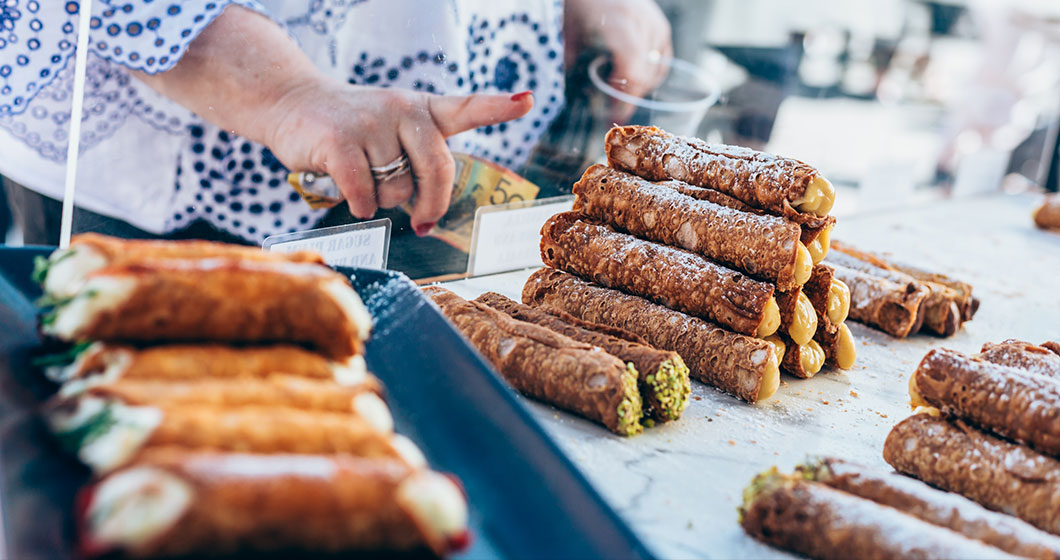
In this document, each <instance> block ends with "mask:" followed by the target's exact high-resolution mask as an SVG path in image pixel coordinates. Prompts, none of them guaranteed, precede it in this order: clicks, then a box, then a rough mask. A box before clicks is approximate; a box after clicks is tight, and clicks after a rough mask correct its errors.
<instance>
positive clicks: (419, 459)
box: [390, 434, 427, 469]
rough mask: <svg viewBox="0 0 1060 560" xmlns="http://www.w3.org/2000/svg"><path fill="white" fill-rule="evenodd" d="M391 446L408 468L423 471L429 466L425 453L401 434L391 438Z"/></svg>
mask: <svg viewBox="0 0 1060 560" xmlns="http://www.w3.org/2000/svg"><path fill="white" fill-rule="evenodd" d="M390 445H391V446H392V447H393V448H394V451H397V453H398V455H399V456H400V457H401V458H402V459H403V460H404V461H405V464H407V465H408V466H410V467H412V468H414V469H422V468H424V467H426V466H427V458H426V457H424V456H423V452H422V451H420V448H419V447H417V446H416V444H415V443H413V442H412V440H411V439H409V438H407V437H405V436H403V435H401V434H394V435H393V436H391V437H390Z"/></svg>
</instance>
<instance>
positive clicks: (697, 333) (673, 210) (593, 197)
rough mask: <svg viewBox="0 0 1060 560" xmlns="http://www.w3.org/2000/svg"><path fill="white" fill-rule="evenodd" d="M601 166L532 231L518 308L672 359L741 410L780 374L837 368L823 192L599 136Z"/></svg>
mask: <svg viewBox="0 0 1060 560" xmlns="http://www.w3.org/2000/svg"><path fill="white" fill-rule="evenodd" d="M606 148H607V154H608V163H609V165H594V166H592V167H590V168H589V169H588V170H587V171H586V172H585V174H584V175H583V176H582V178H581V179H580V180H579V181H578V182H577V183H576V184H575V185H574V188H573V192H574V194H575V195H576V199H575V202H574V210H573V211H572V212H566V213H562V214H558V215H556V216H553V217H552V218H551V219H550V220H549V221H548V222H546V223H545V225H544V227H543V228H542V239H541V256H542V261H543V262H544V264H545V265H546V266H547V267H548V268H546V269H543V270H540V271H538V272H536V273H535V274H534V275H533V276H531V277H530V279H529V280H528V282H527V284H526V286H525V288H524V290H523V303H525V304H527V305H530V306H532V307H535V308H539V309H540V310H542V311H545V312H547V313H549V314H553V315H557V314H559V315H569V316H573V317H574V318H576V319H578V320H581V321H588V322H590V323H594V324H599V325H604V326H605V327H609V328H614V329H620V330H621V331H623V332H627V333H631V334H630V336H635V337H639V338H641V339H643V340H644V341H646V342H647V343H648V344H650V345H652V346H655V347H657V348H659V349H662V350H667V351H672V352H677V353H678V354H679V355H680V356H681V357H682V358H684V361H685V363H686V364H688V367H689V370H690V372H691V375H692V376H693V377H695V378H696V379H698V380H700V381H703V382H705V383H708V384H711V385H713V386H715V387H717V388H719V389H721V390H723V391H725V392H728V393H730V394H732V395H735V396H737V397H739V398H741V399H744V400H747V401H749V402H757V401H759V400H762V399H766V398H769V397H770V396H771V395H772V394H773V393H774V392H775V391H776V389H777V387H778V386H779V382H780V380H779V374H780V370H781V369H783V370H785V371H787V372H789V373H791V374H793V375H795V376H798V377H802V378H807V377H812V376H813V375H814V374H816V373H817V372H818V371H820V370H821V368H822V367H823V366H824V364H825V363H826V362H827V363H829V364H831V365H832V366H834V367H839V368H843V369H846V368H849V367H851V366H852V365H853V362H854V359H855V353H856V351H855V345H854V340H853V337H852V335H851V333H850V330H849V329H848V328H847V327H846V326H845V325H844V320H845V319H846V315H847V309H848V306H849V291H848V290H847V288H846V286H845V285H843V283H842V282H841V281H840V280H839V279H837V278H836V277H835V276H834V274H833V271H832V270H831V269H830V268H829V267H827V266H824V265H821V264H820V262H821V260H822V259H823V258H824V257H825V254H826V253H827V251H828V248H829V236H830V235H831V230H832V227H833V226H834V224H835V219H834V218H833V217H831V216H829V215H828V212H829V211H830V210H831V208H832V204H833V201H834V197H835V190H834V189H833V188H832V186H831V184H830V183H829V182H828V181H827V180H825V179H824V178H823V177H822V176H821V175H820V174H819V173H818V172H817V170H815V169H814V168H812V167H810V166H808V165H806V164H804V163H801V162H799V161H796V160H793V159H787V158H780V157H776V156H771V155H768V154H763V153H759V152H754V151H751V150H745V149H743V148H735V147H731V146H713V145H709V144H706V143H704V142H701V141H699V140H696V139H692V138H683V137H678V136H673V135H671V134H668V133H666V132H663V131H662V130H659V129H657V128H653V127H640V126H627V127H616V128H613V129H612V130H611V131H610V132H609V133H608V135H607V139H606Z"/></svg>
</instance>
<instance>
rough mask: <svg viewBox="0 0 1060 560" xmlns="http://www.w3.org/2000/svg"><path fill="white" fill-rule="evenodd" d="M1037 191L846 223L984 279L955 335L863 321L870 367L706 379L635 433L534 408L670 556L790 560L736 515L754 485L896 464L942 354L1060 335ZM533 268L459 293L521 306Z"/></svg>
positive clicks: (851, 232) (1059, 300)
mask: <svg viewBox="0 0 1060 560" xmlns="http://www.w3.org/2000/svg"><path fill="white" fill-rule="evenodd" d="M1038 200H1039V197H1037V196H1030V195H1020V196H1001V195H998V196H990V197H980V198H973V199H963V200H955V201H946V202H940V203H937V204H935V205H933V206H931V207H922V208H916V209H907V210H901V211H893V212H886V213H879V214H876V215H858V216H851V217H846V218H841V219H840V220H839V224H838V226H837V228H836V234H835V236H834V237H835V238H837V239H841V240H843V241H847V242H850V243H853V244H855V245H857V246H859V247H861V248H863V249H866V250H870V251H878V252H883V253H886V254H893V255H895V256H896V260H901V261H903V262H907V263H909V264H914V265H920V266H923V267H925V268H931V269H934V270H938V271H940V272H944V273H946V274H950V275H952V276H955V277H957V278H959V279H962V280H965V281H968V282H970V283H972V285H973V286H974V287H975V294H976V295H977V296H978V297H979V298H980V299H981V301H982V305H981V306H980V309H979V312H978V314H977V315H976V316H975V319H974V320H973V321H971V322H969V323H967V324H966V325H965V327H964V329H963V330H962V331H960V332H958V333H957V334H956V335H955V336H953V337H951V338H949V339H939V338H935V337H932V336H928V335H917V336H914V337H910V338H909V339H906V340H897V339H893V338H891V337H889V336H888V335H886V334H883V333H881V332H878V331H875V330H872V329H870V328H868V327H865V326H863V325H861V324H858V323H850V325H851V330H852V332H853V333H854V335H855V337H857V340H858V359H857V364H856V365H855V366H854V368H853V369H852V370H850V371H848V372H823V373H821V374H819V375H818V376H817V377H815V378H813V379H809V380H799V379H796V378H794V377H790V376H786V375H785V376H783V377H782V380H783V383H782V384H781V387H780V390H779V391H777V394H776V395H775V396H774V397H773V398H772V399H769V400H768V401H766V402H764V403H760V404H758V405H748V404H745V403H743V402H741V401H738V400H736V399H735V398H733V397H730V396H728V395H725V394H723V393H720V392H718V391H716V390H715V389H713V388H712V387H709V386H707V385H704V384H702V383H698V382H693V384H692V399H693V400H692V403H691V405H690V406H689V407H688V410H687V411H686V412H685V415H684V417H683V418H681V420H679V421H677V422H672V423H669V424H666V425H663V426H660V427H656V428H652V429H647V430H645V431H644V433H643V434H641V435H638V436H635V437H632V438H628V439H626V438H620V437H617V436H613V435H611V434H609V433H608V432H607V431H606V430H604V429H603V428H600V427H598V426H596V425H594V424H591V423H589V422H587V421H584V420H581V419H579V418H576V417H574V416H571V415H569V414H566V413H563V412H559V411H557V410H556V409H554V408H552V407H549V406H544V405H541V404H539V403H534V402H531V404H530V408H531V409H532V410H533V412H534V414H535V416H536V417H537V418H538V419H539V420H540V421H541V423H542V424H543V425H544V426H545V429H546V430H547V431H548V432H549V433H550V434H551V435H552V436H553V437H554V438H555V439H556V441H557V442H558V443H559V444H560V446H561V447H562V448H563V450H564V451H565V452H566V453H567V454H568V455H569V456H570V457H571V459H572V460H573V461H574V462H575V464H577V465H578V466H579V467H580V468H581V469H582V470H583V471H584V472H585V473H586V474H587V475H588V477H589V479H590V480H591V481H592V482H593V484H595V485H596V487H597V488H598V489H599V490H600V492H601V493H602V494H603V495H604V497H605V498H606V499H607V500H608V501H609V502H610V503H611V504H612V506H613V507H615V508H616V510H617V511H618V512H619V513H620V514H621V515H622V516H623V517H624V518H625V519H626V520H627V521H628V522H629V523H630V524H631V525H632V527H633V529H634V531H635V532H637V533H638V534H639V535H640V536H641V537H642V538H643V539H644V540H645V541H646V542H647V544H648V545H649V546H650V547H652V548H653V549H654V550H655V551H656V553H657V554H659V555H660V556H661V557H667V558H674V557H683V558H687V557H693V556H695V557H712V558H733V557H745V558H746V557H754V558H774V557H776V558H787V557H790V556H789V555H787V554H785V553H783V552H780V551H776V550H774V549H772V548H770V547H767V546H765V545H762V544H760V543H758V542H757V541H754V540H752V539H751V538H749V537H748V536H747V535H746V534H744V532H743V531H742V529H741V528H740V527H739V525H738V524H737V514H736V508H737V506H738V505H739V503H740V500H741V498H740V496H741V491H742V489H743V487H744V486H745V485H746V484H747V483H748V482H749V481H750V479H751V476H752V475H753V474H754V473H756V472H759V471H761V470H764V469H766V468H768V467H770V466H771V465H774V464H776V465H779V466H780V467H781V468H782V469H789V470H790V468H792V467H793V466H794V465H796V464H797V463H799V462H800V461H802V460H803V459H804V458H805V457H806V455H807V454H827V455H836V456H840V457H844V458H848V459H851V460H855V461H859V462H862V463H865V464H868V465H874V466H877V467H882V468H888V467H887V465H886V464H885V463H884V462H883V459H882V457H881V455H880V453H881V451H882V448H883V441H884V438H885V437H886V436H887V432H888V431H889V430H890V428H891V426H893V425H894V424H895V423H897V422H898V421H899V420H901V419H902V418H904V417H905V416H907V415H908V414H909V407H908V404H907V403H908V394H907V390H906V387H907V383H908V381H909V375H910V374H911V373H912V372H913V370H914V369H915V368H916V365H917V363H918V362H919V361H920V359H921V358H922V357H923V356H924V354H925V353H927V351H928V350H929V349H931V348H934V347H937V346H944V347H947V348H952V349H955V350H959V351H962V352H968V353H975V352H978V350H979V347H980V346H981V345H982V344H983V342H987V341H991V342H997V341H1001V340H1003V339H1006V338H1020V339H1024V340H1028V341H1030V342H1034V343H1039V342H1042V341H1044V340H1049V339H1051V340H1060V234H1057V233H1048V232H1043V231H1040V230H1037V229H1034V227H1033V224H1032V222H1031V218H1030V212H1031V209H1032V208H1033V207H1034V205H1035V204H1036V203H1037V201H1038ZM531 272H532V271H530V270H526V271H518V272H511V273H506V274H499V275H495V276H488V277H479V278H471V279H467V280H461V281H459V282H452V283H449V284H447V285H446V286H447V287H449V288H451V289H452V290H454V291H455V292H457V293H459V294H460V295H462V296H464V297H467V298H474V297H476V296H478V295H479V294H481V293H482V292H485V291H491V290H492V291H496V292H500V293H502V294H504V295H507V296H508V297H511V298H513V299H516V300H519V299H520V293H521V291H522V286H523V283H524V281H525V280H526V278H527V277H528V276H529V275H530V273H531Z"/></svg>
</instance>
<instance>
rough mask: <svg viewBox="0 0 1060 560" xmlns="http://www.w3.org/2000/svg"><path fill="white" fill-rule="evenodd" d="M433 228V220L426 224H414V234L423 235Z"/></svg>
mask: <svg viewBox="0 0 1060 560" xmlns="http://www.w3.org/2000/svg"><path fill="white" fill-rule="evenodd" d="M432 229H434V222H427V223H426V224H420V225H418V226H416V235H418V236H420V237H423V236H424V235H427V234H428V233H430V232H431V230H432Z"/></svg>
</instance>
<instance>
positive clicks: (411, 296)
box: [0, 246, 653, 558]
mask: <svg viewBox="0 0 1060 560" xmlns="http://www.w3.org/2000/svg"><path fill="white" fill-rule="evenodd" d="M51 250H52V248H51V247H28V248H11V247H3V246H0V516H2V521H3V531H4V533H3V535H2V536H3V540H2V542H0V557H3V558H70V557H72V556H74V530H73V520H72V515H71V510H72V504H73V499H74V494H75V493H76V491H77V489H78V488H79V487H80V486H81V485H82V484H83V483H84V482H85V481H86V480H87V477H88V472H87V471H86V469H85V468H84V467H82V466H81V465H80V464H78V463H77V462H76V461H74V460H73V459H71V458H70V457H68V456H67V455H66V454H64V453H63V452H62V451H60V450H59V449H58V447H57V446H56V445H55V443H54V442H53V440H52V438H51V437H50V436H49V435H48V434H47V431H46V429H45V427H44V425H43V423H42V421H41V420H40V418H39V416H38V415H37V408H38V406H39V403H40V402H41V401H42V400H43V399H45V398H47V397H48V396H49V395H50V394H51V393H52V392H54V390H55V387H54V386H53V385H51V384H50V383H49V382H47V381H46V380H45V379H44V378H43V377H42V376H41V375H40V374H39V372H37V371H35V370H34V369H33V368H32V367H31V366H30V365H29V360H30V355H31V353H32V352H35V351H37V350H38V349H39V347H40V344H41V340H40V338H39V336H38V334H37V328H36V316H35V313H36V310H35V309H34V307H33V305H32V301H33V300H34V299H35V298H36V297H38V296H39V294H40V291H39V288H38V287H37V286H36V285H35V284H34V283H33V282H32V281H31V280H30V273H31V271H32V269H33V258H34V257H36V256H38V255H46V254H48V253H50V252H51ZM339 271H340V272H343V273H344V274H347V275H349V276H350V277H351V279H352V280H353V285H354V288H355V289H356V290H357V292H358V293H359V294H360V295H361V297H362V298H363V299H364V301H365V303H366V305H367V306H368V308H369V310H370V311H371V313H372V316H373V317H374V318H375V330H374V332H373V334H372V338H371V340H370V341H369V343H368V345H367V350H366V358H367V361H368V367H369V369H370V370H371V371H372V372H373V373H375V374H376V375H377V376H378V377H379V378H380V379H381V380H382V381H383V383H384V384H385V385H386V389H387V399H388V401H389V402H390V404H391V407H392V409H393V414H394V420H395V423H396V425H397V429H398V431H400V432H402V433H404V434H406V435H408V436H409V437H411V438H412V439H413V440H414V441H415V442H416V443H417V444H419V445H420V446H421V448H422V449H423V451H424V453H425V454H426V455H427V458H428V459H429V460H430V463H431V465H432V466H433V467H434V468H436V469H438V470H442V471H447V472H452V473H454V474H456V475H457V476H458V477H459V478H460V480H461V481H462V482H463V484H464V486H465V489H466V491H467V494H468V500H469V502H470V506H471V528H472V531H473V533H474V540H473V544H472V547H471V549H470V550H468V551H467V552H465V553H463V554H462V555H459V556H458V557H467V558H652V557H653V556H652V554H651V552H649V551H648V549H647V548H646V547H645V546H644V545H643V544H642V543H641V542H640V541H639V540H638V539H637V537H636V536H635V535H634V534H633V533H632V531H630V529H629V528H628V527H627V526H626V525H625V523H624V522H623V521H622V520H621V519H620V518H619V517H618V515H617V514H615V512H614V511H613V510H612V509H611V508H610V507H609V506H608V505H607V504H606V503H605V502H604V501H603V499H602V498H601V497H600V495H599V494H598V493H597V492H596V491H595V490H594V489H593V488H592V487H591V486H590V485H589V483H588V481H587V480H586V479H585V477H584V476H583V475H582V474H581V473H580V472H579V471H578V470H577V469H576V468H575V467H574V465H573V464H572V463H571V461H570V460H569V459H567V457H566V456H564V455H563V453H562V452H561V451H560V450H559V448H558V447H557V446H556V444H555V443H554V442H553V441H552V440H551V439H550V438H549V437H548V436H547V435H546V434H545V432H544V431H543V430H542V429H541V427H540V426H539V425H538V424H537V422H536V421H535V420H534V419H533V417H532V416H531V415H530V413H529V411H528V410H527V409H526V407H525V406H523V405H522V404H521V403H520V402H519V400H518V399H517V397H516V395H515V394H514V393H513V392H512V391H511V390H510V389H509V388H508V387H507V386H506V385H505V384H504V383H503V382H502V381H501V380H500V378H498V377H497V375H496V374H495V373H494V372H493V370H492V368H491V367H490V366H489V365H488V364H487V363H486V362H485V361H483V359H482V357H481V356H479V354H478V353H477V352H476V351H475V350H474V349H473V348H471V347H470V346H469V345H468V344H467V342H466V341H465V340H464V339H463V337H461V336H460V334H459V333H458V332H457V331H456V330H454V329H453V327H452V326H451V325H450V324H449V322H448V321H447V320H446V319H445V318H444V317H443V316H442V315H441V313H440V312H439V311H438V309H437V308H436V307H435V306H434V305H432V304H431V303H430V302H429V301H428V300H427V298H425V297H424V296H423V295H422V294H421V293H420V291H419V289H417V288H416V286H415V285H414V284H413V283H412V282H411V281H410V280H409V279H408V278H407V277H405V276H404V275H401V274H398V273H393V272H388V271H375V270H362V269H357V270H354V269H343V268H340V269H339ZM600 437H614V436H611V435H609V434H606V433H601V435H600Z"/></svg>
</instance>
